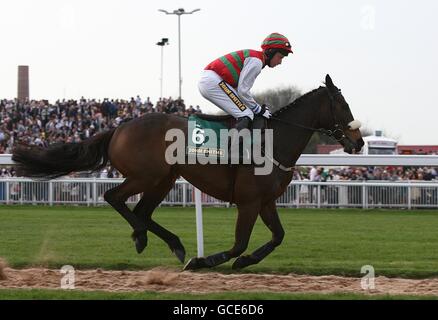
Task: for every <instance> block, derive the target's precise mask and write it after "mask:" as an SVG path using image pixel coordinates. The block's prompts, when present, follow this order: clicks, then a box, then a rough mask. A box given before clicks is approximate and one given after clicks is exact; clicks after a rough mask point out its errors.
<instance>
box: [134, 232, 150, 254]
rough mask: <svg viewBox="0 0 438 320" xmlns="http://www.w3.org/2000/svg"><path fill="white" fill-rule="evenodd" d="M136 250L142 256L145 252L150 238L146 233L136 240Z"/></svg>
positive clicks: (139, 235) (138, 236)
mask: <svg viewBox="0 0 438 320" xmlns="http://www.w3.org/2000/svg"><path fill="white" fill-rule="evenodd" d="M134 241H135V249H136V250H137V253H138V254H140V253H142V252H143V250H144V248H146V246H147V245H148V237H147V236H146V233H144V234H138V235H137V236H136V237H135V239H134Z"/></svg>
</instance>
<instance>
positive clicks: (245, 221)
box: [184, 204, 260, 270]
mask: <svg viewBox="0 0 438 320" xmlns="http://www.w3.org/2000/svg"><path fill="white" fill-rule="evenodd" d="M237 210H238V214H237V223H236V231H235V242H234V246H233V247H232V248H231V249H230V250H229V251H223V252H219V253H216V254H213V255H210V256H208V257H199V258H192V259H190V260H189V262H187V264H186V265H185V266H184V270H196V269H201V268H211V267H215V266H218V265H220V264H222V263H225V262H227V261H229V260H230V259H232V258H236V257H238V256H240V255H241V254H242V253H243V252H245V250H246V248H247V247H248V242H249V238H250V236H251V232H252V229H253V227H254V223H255V222H256V220H257V216H258V214H259V211H260V206H259V205H258V204H252V205H246V206H239V205H238V206H237Z"/></svg>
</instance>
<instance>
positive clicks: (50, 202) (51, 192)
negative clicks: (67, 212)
mask: <svg viewBox="0 0 438 320" xmlns="http://www.w3.org/2000/svg"><path fill="white" fill-rule="evenodd" d="M49 206H53V181H49Z"/></svg>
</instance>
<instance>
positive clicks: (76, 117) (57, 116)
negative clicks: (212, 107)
mask: <svg viewBox="0 0 438 320" xmlns="http://www.w3.org/2000/svg"><path fill="white" fill-rule="evenodd" d="M154 112H160V113H173V114H177V115H180V116H186V117H187V116H189V115H191V114H196V113H202V111H201V109H200V107H199V106H196V108H194V107H193V106H189V107H188V108H186V105H185V104H184V100H180V99H177V100H173V99H172V98H163V99H161V98H160V99H159V101H157V102H156V103H155V105H154V104H153V103H152V102H151V100H150V98H149V97H148V98H147V99H145V100H144V101H142V99H141V98H140V97H139V96H137V97H136V98H131V99H130V100H119V99H117V100H109V99H103V100H102V101H101V100H95V99H84V98H81V99H80V100H79V101H77V100H58V101H56V102H55V103H53V104H52V103H49V102H48V101H47V100H40V101H36V100H31V101H26V102H19V101H18V100H6V99H4V100H0V154H1V153H10V152H11V149H12V147H13V145H14V144H15V143H17V142H24V143H27V144H31V145H41V146H47V145H49V144H51V143H55V142H66V143H67V142H80V141H82V140H84V139H87V138H89V137H90V136H92V135H93V134H95V133H96V132H98V131H101V130H105V129H110V128H114V127H117V126H118V125H119V124H120V123H122V122H123V121H127V120H129V119H133V118H137V117H141V116H142V115H144V114H146V113H154Z"/></svg>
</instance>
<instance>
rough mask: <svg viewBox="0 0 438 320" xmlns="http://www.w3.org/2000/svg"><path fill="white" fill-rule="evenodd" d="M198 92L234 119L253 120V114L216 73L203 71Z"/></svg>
mask: <svg viewBox="0 0 438 320" xmlns="http://www.w3.org/2000/svg"><path fill="white" fill-rule="evenodd" d="M198 88H199V92H201V94H202V96H203V97H204V98H205V99H207V100H208V101H210V102H212V103H213V104H215V105H216V106H218V107H219V108H221V109H222V110H224V111H225V112H227V113H228V114H230V115H232V116H233V117H234V118H236V119H237V118H241V117H249V118H251V120H253V118H254V113H253V112H252V111H251V109H250V108H248V107H247V106H246V105H245V104H244V103H243V102H242V101H241V100H240V98H239V96H238V94H237V92H236V90H235V89H234V88H233V87H231V86H230V85H229V84H227V83H226V82H225V81H224V80H223V79H222V78H221V77H220V76H219V75H218V74H217V73H216V72H214V71H212V70H204V71H203V73H202V76H201V80H199V83H198Z"/></svg>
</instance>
